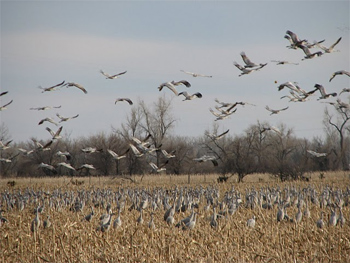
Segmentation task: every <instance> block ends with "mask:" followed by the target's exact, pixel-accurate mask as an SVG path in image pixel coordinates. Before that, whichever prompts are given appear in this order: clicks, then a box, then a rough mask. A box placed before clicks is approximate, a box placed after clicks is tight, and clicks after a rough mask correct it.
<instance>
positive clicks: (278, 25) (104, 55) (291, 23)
mask: <svg viewBox="0 0 350 263" xmlns="http://www.w3.org/2000/svg"><path fill="white" fill-rule="evenodd" d="M286 30H291V31H293V32H295V33H296V34H297V35H298V36H299V37H300V38H302V39H307V40H308V41H309V42H313V41H315V40H323V39H325V41H324V43H323V45H325V46H330V45H332V44H333V43H334V42H335V41H336V40H337V39H338V38H339V37H342V40H341V41H340V43H339V44H338V45H337V46H336V48H335V49H337V50H340V52H333V53H330V54H324V55H323V56H321V57H318V58H314V59H311V60H304V61H302V60H301V59H302V58H303V57H304V53H303V51H302V50H301V49H298V50H293V49H288V48H286V46H287V45H288V44H289V42H288V40H287V39H285V38H284V35H285V33H286ZM349 32H350V31H349V1H206V2H203V1H166V2H164V1H162V2H158V1H132V2H131V1H1V92H4V91H8V94H6V95H4V96H2V97H1V105H4V104H5V103H7V102H9V101H10V100H12V99H13V103H12V104H11V105H9V106H8V108H7V109H6V110H3V111H1V113H0V114H1V123H2V124H4V125H5V126H6V127H7V128H8V129H9V132H10V135H11V138H12V139H14V140H15V141H18V142H19V141H27V140H29V139H30V138H31V137H35V138H37V139H43V140H47V139H49V138H50V135H49V133H48V132H47V131H46V130H45V127H51V128H52V129H57V128H58V127H57V128H56V127H55V126H54V125H52V124H50V123H44V124H43V125H38V122H39V121H40V120H41V119H43V118H45V117H51V118H53V119H55V120H56V121H58V118H57V117H56V113H59V114H60V115H62V116H64V117H70V116H74V115H76V114H79V117H78V118H76V119H72V120H70V121H68V122H63V123H61V124H62V125H63V127H64V128H63V131H64V132H63V133H65V134H66V135H68V134H69V136H70V137H71V138H79V137H82V136H84V137H88V136H90V135H95V134H97V133H100V132H105V133H106V134H109V133H110V132H111V131H112V129H111V127H112V126H113V127H115V128H119V127H120V124H121V123H123V122H125V120H126V116H127V115H128V114H129V112H130V110H131V106H130V105H128V104H127V103H126V102H118V103H117V104H115V103H114V102H115V99H116V98H119V97H128V98H130V99H131V100H133V101H134V106H137V104H138V101H140V100H144V101H145V102H146V103H147V104H148V105H150V106H151V105H152V103H154V102H155V101H157V99H158V97H159V96H163V95H165V97H166V98H167V99H171V100H172V105H173V108H172V113H173V116H174V118H176V119H177V122H176V126H175V128H174V130H173V131H172V134H174V135H186V136H200V135H203V133H204V131H205V130H206V129H211V128H212V126H213V123H218V124H219V125H220V129H219V131H224V130H226V129H230V134H231V135H235V134H237V135H238V134H241V133H243V132H244V130H245V129H246V128H248V127H249V126H250V125H252V124H256V123H257V121H258V120H259V121H260V122H265V121H267V122H268V123H270V124H271V125H273V126H278V125H279V124H281V123H284V124H286V125H287V127H290V128H293V129H294V132H295V135H296V136H298V137H301V138H304V137H305V138H309V139H311V138H313V137H314V136H320V137H322V136H323V135H324V131H323V124H322V120H323V112H324V109H325V107H327V105H328V104H326V103H322V102H321V101H317V98H318V97H319V93H316V94H315V95H314V96H313V97H311V99H310V101H307V102H303V103H293V102H289V101H288V99H280V97H281V96H283V95H289V91H288V90H287V89H284V90H282V91H278V89H277V87H278V85H279V84H281V83H284V82H287V81H296V82H298V83H299V85H300V87H301V88H303V89H305V90H307V91H308V90H311V89H313V87H314V85H315V84H316V83H319V84H322V85H323V86H324V87H325V88H326V90H327V91H328V92H338V93H339V92H340V91H341V90H342V89H343V88H349V87H350V85H349V79H350V78H349V77H347V76H345V75H343V76H337V77H336V78H334V79H333V80H332V82H329V78H330V76H331V74H332V73H333V72H335V71H338V70H347V71H349ZM318 50H319V49H318V48H315V49H312V50H311V51H312V52H314V51H318ZM242 51H245V53H246V54H247V56H248V57H249V58H250V59H251V60H252V61H253V62H255V63H268V64H267V66H266V67H264V68H263V69H261V70H260V71H257V72H253V73H251V74H249V75H245V76H241V77H239V76H238V75H239V74H240V71H239V70H238V69H237V68H236V67H234V66H233V61H237V62H238V63H240V64H243V61H242V59H241V56H240V52H242ZM271 60H288V61H290V62H295V63H299V65H276V63H273V62H271ZM101 69H102V70H104V71H105V72H107V73H110V74H115V73H119V72H122V71H127V73H126V74H124V75H122V76H121V77H120V78H118V79H113V80H109V79H105V77H104V76H103V75H102V74H100V73H99V71H100V70H101ZM180 70H186V71H191V72H196V73H201V74H207V75H212V76H213V77H212V78H200V77H197V78H193V77H192V76H190V75H187V74H185V73H183V72H181V71H180ZM182 79H185V80H187V81H189V82H190V83H191V85H192V87H191V88H189V89H187V88H186V87H180V86H179V87H178V89H179V91H183V90H186V91H188V92H189V93H194V92H200V93H202V95H203V97H202V98H201V99H194V100H192V101H183V97H182V96H181V97H176V96H175V95H174V94H173V93H172V92H171V91H170V90H169V89H163V90H162V91H161V92H159V91H158V89H157V87H158V86H159V84H161V83H163V82H166V81H172V80H175V81H177V80H182ZM63 80H65V81H66V82H76V83H79V84H81V85H83V86H84V87H85V89H86V90H87V91H88V93H87V94H84V93H83V92H82V91H80V90H79V89H76V88H62V89H60V90H57V91H52V92H45V93H42V90H40V89H38V86H42V87H50V86H52V85H55V84H57V83H60V82H62V81H63ZM275 82H277V83H275ZM349 95H350V94H349V93H343V94H342V95H341V96H340V98H341V100H342V101H349ZM215 98H218V99H219V100H220V101H224V102H235V101H244V102H249V103H252V104H255V105H256V106H251V105H246V106H244V107H239V108H238V110H237V112H236V113H235V114H233V115H231V116H230V117H229V118H227V119H225V120H221V121H217V122H215V121H214V120H215V117H214V116H213V115H212V114H211V113H210V112H209V108H213V109H214V107H215V105H217V103H216V102H215V101H214V99H215ZM334 100H335V98H332V99H328V100H327V101H334ZM59 105H60V106H61V108H59V109H51V110H46V111H35V110H30V108H32V107H42V106H59ZM266 105H268V106H269V107H270V108H273V109H279V108H283V107H287V106H289V109H288V110H286V111H283V112H281V113H280V114H277V115H272V116H271V115H270V113H269V112H268V111H267V110H266V109H265V106H266ZM328 108H329V109H330V110H333V109H332V106H329V105H328Z"/></svg>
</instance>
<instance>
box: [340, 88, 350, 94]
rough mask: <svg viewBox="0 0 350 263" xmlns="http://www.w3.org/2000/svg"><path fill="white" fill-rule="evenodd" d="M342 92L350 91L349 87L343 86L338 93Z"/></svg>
mask: <svg viewBox="0 0 350 263" xmlns="http://www.w3.org/2000/svg"><path fill="white" fill-rule="evenodd" d="M344 92H350V88H343V89H342V90H341V91H340V92H339V95H340V94H342V93H344Z"/></svg>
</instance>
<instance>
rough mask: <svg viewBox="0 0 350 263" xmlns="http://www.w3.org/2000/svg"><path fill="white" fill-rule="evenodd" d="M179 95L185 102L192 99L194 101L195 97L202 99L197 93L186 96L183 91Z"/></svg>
mask: <svg viewBox="0 0 350 263" xmlns="http://www.w3.org/2000/svg"><path fill="white" fill-rule="evenodd" d="M180 95H183V96H184V97H185V99H184V100H183V101H185V100H192V99H194V98H196V97H197V98H202V94H201V93H199V92H196V93H194V94H192V95H190V94H188V92H187V91H183V92H180V93H179V96H180Z"/></svg>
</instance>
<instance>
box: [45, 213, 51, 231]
mask: <svg viewBox="0 0 350 263" xmlns="http://www.w3.org/2000/svg"><path fill="white" fill-rule="evenodd" d="M50 226H51V221H50V216H49V215H48V216H47V217H46V220H44V222H43V227H44V228H49V227H50Z"/></svg>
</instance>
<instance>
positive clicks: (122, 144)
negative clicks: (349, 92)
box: [0, 97, 350, 181]
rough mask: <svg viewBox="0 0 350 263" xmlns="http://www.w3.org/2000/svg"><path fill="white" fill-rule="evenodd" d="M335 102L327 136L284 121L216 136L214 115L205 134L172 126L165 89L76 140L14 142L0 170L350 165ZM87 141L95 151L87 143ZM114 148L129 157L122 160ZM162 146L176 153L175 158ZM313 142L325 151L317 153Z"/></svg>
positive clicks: (228, 170)
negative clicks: (106, 128)
mask: <svg viewBox="0 0 350 263" xmlns="http://www.w3.org/2000/svg"><path fill="white" fill-rule="evenodd" d="M333 106H334V111H332V113H331V112H330V111H329V110H328V109H327V108H326V109H325V112H324V119H323V123H324V130H325V138H324V139H322V138H318V137H315V138H312V139H311V140H310V139H305V138H298V137H296V136H295V135H294V132H293V129H292V128H288V127H287V125H285V124H280V125H279V126H278V127H272V126H271V125H270V124H269V123H268V122H260V121H257V122H256V123H255V124H252V125H250V126H249V127H248V128H247V129H246V130H245V131H244V132H243V133H242V134H239V135H231V134H230V133H227V134H224V135H223V136H221V137H218V136H217V135H219V129H220V125H219V124H218V123H215V124H213V127H212V129H211V130H206V131H205V132H204V134H203V135H201V136H198V137H186V136H176V135H173V134H172V133H171V130H172V128H174V125H175V122H176V120H175V118H174V117H173V116H172V105H171V101H170V100H167V99H166V98H165V97H159V98H158V100H157V101H156V102H155V103H154V104H152V105H151V106H150V105H146V104H145V103H144V102H143V101H140V102H139V104H138V105H137V106H134V107H132V108H131V111H130V113H129V115H128V116H127V118H126V120H125V122H124V123H123V124H122V125H121V126H120V127H119V128H114V127H112V129H111V131H110V133H99V134H96V135H92V136H89V137H86V138H85V137H82V138H78V139H74V140H72V139H70V138H69V136H65V137H64V138H61V139H59V140H54V141H53V143H52V144H51V145H50V147H49V148H50V150H42V149H41V150H39V149H38V148H37V145H36V143H35V141H38V142H40V143H41V144H43V145H44V144H45V143H47V142H45V141H42V140H40V139H37V138H31V140H29V141H27V142H19V143H11V144H10V145H11V147H8V148H6V149H5V148H4V147H3V148H2V149H1V159H2V161H1V162H0V172H1V176H2V177H10V176H11V177H41V176H63V175H70V176H87V175H99V176H110V175H113V176H123V177H127V178H131V176H132V175H143V174H149V173H156V171H155V170H154V169H152V167H151V165H150V163H151V162H152V163H154V164H156V166H158V167H161V166H164V167H165V168H166V170H165V171H162V173H167V174H173V175H179V174H209V173H217V174H222V176H224V177H227V176H230V175H238V180H239V181H242V180H243V178H244V177H245V176H246V175H248V174H252V173H269V174H271V175H273V176H275V177H278V178H279V179H280V180H282V181H284V180H296V179H305V180H307V176H306V174H307V173H308V172H312V171H329V170H349V163H350V126H349V124H348V121H349V119H350V109H349V108H344V107H337V106H336V105H333ZM0 138H1V141H2V142H3V143H4V142H6V141H10V140H11V136H10V134H9V132H8V130H7V128H6V126H5V125H4V124H2V125H1V129H0ZM133 138H137V139H138V140H140V141H143V140H144V139H147V140H146V141H145V142H144V147H146V148H145V149H142V148H140V147H139V150H140V151H141V153H142V156H139V157H138V156H136V155H135V153H134V152H133V151H132V150H131V147H130V144H133V145H135V146H136V147H138V146H140V145H137V143H135V139H134V140H133ZM86 147H92V148H95V149H96V151H95V152H92V153H87V152H84V151H82V149H84V148H86ZM151 149H152V150H151ZM108 150H112V151H114V152H115V153H117V154H118V155H125V157H124V158H122V159H118V160H117V159H115V158H113V156H112V155H111V154H110V153H109V151H108ZM162 150H165V151H166V152H167V153H173V155H175V156H173V157H171V158H169V157H167V156H165V155H164V153H163V152H162ZM310 150H312V151H313V152H317V153H322V155H321V156H318V157H317V156H315V155H313V154H311V153H310ZM59 152H61V153H62V152H66V153H69V157H67V156H64V155H62V154H61V155H59V154H57V153H59ZM203 156H206V157H209V158H208V160H201V161H199V160H198V159H200V157H203ZM196 159H197V160H196ZM5 160H7V161H5ZM8 160H10V161H8ZM62 162H64V163H68V164H70V165H71V166H72V167H74V168H78V167H81V166H82V165H83V164H90V165H93V167H94V168H95V169H83V168H82V169H78V170H71V169H66V167H62V166H59V167H58V166H57V164H58V163H62ZM41 163H44V164H49V165H52V166H53V167H55V170H50V169H46V168H43V167H39V165H40V164H41Z"/></svg>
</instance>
